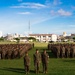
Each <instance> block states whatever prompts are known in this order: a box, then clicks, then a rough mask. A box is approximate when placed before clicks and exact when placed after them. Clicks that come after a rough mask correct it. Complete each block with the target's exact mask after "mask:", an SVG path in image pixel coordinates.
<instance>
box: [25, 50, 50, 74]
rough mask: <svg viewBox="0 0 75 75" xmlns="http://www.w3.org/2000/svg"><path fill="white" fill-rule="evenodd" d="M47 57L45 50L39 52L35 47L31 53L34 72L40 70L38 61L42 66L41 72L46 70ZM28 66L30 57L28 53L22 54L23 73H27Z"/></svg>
mask: <svg viewBox="0 0 75 75" xmlns="http://www.w3.org/2000/svg"><path fill="white" fill-rule="evenodd" d="M48 59H49V55H48V54H47V52H46V50H44V51H43V53H40V52H39V50H38V49H36V52H35V53H34V54H33V60H34V71H35V73H36V74H38V73H39V72H40V63H41V62H42V66H43V73H45V74H46V73H47V72H48ZM29 66H30V58H29V56H28V53H26V55H25V56H24V67H25V73H26V74H29Z"/></svg>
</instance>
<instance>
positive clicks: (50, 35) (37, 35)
mask: <svg viewBox="0 0 75 75" xmlns="http://www.w3.org/2000/svg"><path fill="white" fill-rule="evenodd" d="M29 36H52V34H29Z"/></svg>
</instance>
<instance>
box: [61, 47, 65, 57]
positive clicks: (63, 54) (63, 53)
mask: <svg viewBox="0 0 75 75" xmlns="http://www.w3.org/2000/svg"><path fill="white" fill-rule="evenodd" d="M61 57H62V58H63V57H65V47H64V46H63V47H62V50H61Z"/></svg>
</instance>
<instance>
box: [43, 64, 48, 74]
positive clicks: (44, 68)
mask: <svg viewBox="0 0 75 75" xmlns="http://www.w3.org/2000/svg"><path fill="white" fill-rule="evenodd" d="M42 65H43V72H44V73H46V72H47V68H48V63H42Z"/></svg>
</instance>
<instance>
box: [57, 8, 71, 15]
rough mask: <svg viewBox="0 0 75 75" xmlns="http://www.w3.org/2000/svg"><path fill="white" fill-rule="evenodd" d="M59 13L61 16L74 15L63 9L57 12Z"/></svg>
mask: <svg viewBox="0 0 75 75" xmlns="http://www.w3.org/2000/svg"><path fill="white" fill-rule="evenodd" d="M57 13H58V14H59V15H61V16H71V15H72V13H71V12H68V11H65V10H63V9H59V10H58V11H57Z"/></svg>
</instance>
